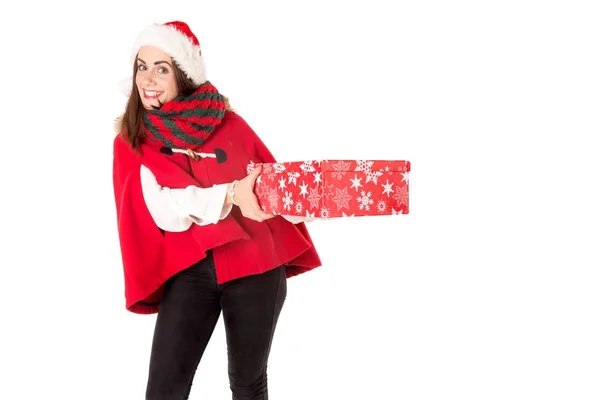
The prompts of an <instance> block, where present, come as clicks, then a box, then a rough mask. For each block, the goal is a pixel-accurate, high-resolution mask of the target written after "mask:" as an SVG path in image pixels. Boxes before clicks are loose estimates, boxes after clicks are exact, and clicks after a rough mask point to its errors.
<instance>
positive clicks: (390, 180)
mask: <svg viewBox="0 0 600 400" xmlns="http://www.w3.org/2000/svg"><path fill="white" fill-rule="evenodd" d="M249 170H250V169H249ZM266 171H270V172H269V173H267V172H266ZM409 172H410V166H409V164H408V162H406V161H398V160H310V161H300V162H284V163H281V162H279V163H265V164H263V173H262V175H261V176H259V179H257V185H255V193H256V195H257V198H259V203H260V206H261V208H265V206H266V210H265V211H266V212H271V213H274V214H283V215H296V216H303V215H306V218H309V220H310V218H314V216H315V215H316V217H317V218H321V219H326V218H335V217H353V216H367V215H397V214H406V213H408V176H409ZM270 176H271V177H270ZM260 177H263V179H262V180H260Z"/></svg>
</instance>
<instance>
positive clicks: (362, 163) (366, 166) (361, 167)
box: [354, 160, 373, 172]
mask: <svg viewBox="0 0 600 400" xmlns="http://www.w3.org/2000/svg"><path fill="white" fill-rule="evenodd" d="M372 165H373V161H366V160H356V168H355V169H354V170H355V171H362V172H367V171H370V170H371V166H372Z"/></svg>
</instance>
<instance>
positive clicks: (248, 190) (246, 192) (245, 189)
mask: <svg viewBox="0 0 600 400" xmlns="http://www.w3.org/2000/svg"><path fill="white" fill-rule="evenodd" d="M261 172H262V165H260V164H258V165H256V166H255V167H254V170H252V172H251V173H250V174H249V175H248V176H246V177H245V178H244V179H242V180H240V181H239V182H238V183H237V184H236V185H235V188H234V189H233V191H234V198H235V202H236V203H237V204H238V207H239V208H240V211H241V212H242V215H243V216H244V217H246V218H250V219H252V220H254V221H258V222H262V221H264V220H266V219H270V218H273V217H275V215H274V214H268V213H266V212H264V211H263V210H261V209H260V206H259V205H258V199H257V198H256V195H255V194H254V183H255V182H256V179H257V178H258V176H259V175H260V173H261Z"/></svg>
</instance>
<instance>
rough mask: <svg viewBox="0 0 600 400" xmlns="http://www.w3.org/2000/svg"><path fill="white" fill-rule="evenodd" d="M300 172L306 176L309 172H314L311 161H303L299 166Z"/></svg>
mask: <svg viewBox="0 0 600 400" xmlns="http://www.w3.org/2000/svg"><path fill="white" fill-rule="evenodd" d="M300 170H302V172H304V174H305V175H306V174H308V173H309V172H315V167H313V165H312V161H304V163H302V165H300Z"/></svg>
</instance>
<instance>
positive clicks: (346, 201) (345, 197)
mask: <svg viewBox="0 0 600 400" xmlns="http://www.w3.org/2000/svg"><path fill="white" fill-rule="evenodd" d="M335 192H336V193H335V196H334V197H333V201H334V202H335V205H336V206H337V209H338V211H339V210H341V209H342V208H347V209H348V210H349V209H350V200H352V196H351V195H350V194H349V193H348V188H347V187H345V188H343V189H338V188H335Z"/></svg>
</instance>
